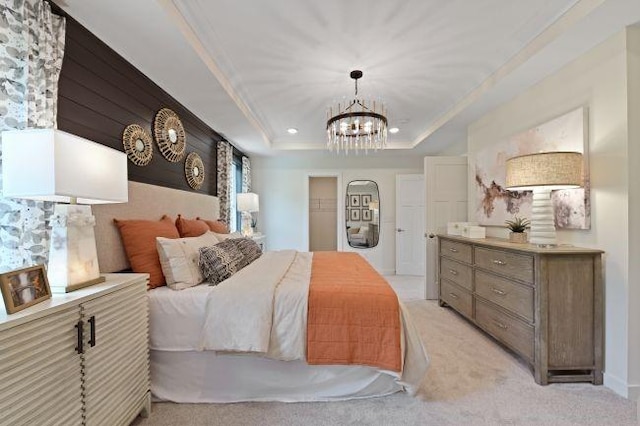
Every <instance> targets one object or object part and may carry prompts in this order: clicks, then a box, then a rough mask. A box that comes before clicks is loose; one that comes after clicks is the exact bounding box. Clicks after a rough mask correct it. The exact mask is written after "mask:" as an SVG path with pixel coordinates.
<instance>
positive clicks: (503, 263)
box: [493, 259, 507, 266]
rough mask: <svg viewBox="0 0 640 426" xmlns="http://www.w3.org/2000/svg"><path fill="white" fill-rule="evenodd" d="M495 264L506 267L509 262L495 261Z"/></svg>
mask: <svg viewBox="0 0 640 426" xmlns="http://www.w3.org/2000/svg"><path fill="white" fill-rule="evenodd" d="M493 263H495V264H496V265H501V266H503V265H506V264H507V262H505V261H503V260H498V259H493Z"/></svg>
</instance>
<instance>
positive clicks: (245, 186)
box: [242, 156, 251, 192]
mask: <svg viewBox="0 0 640 426" xmlns="http://www.w3.org/2000/svg"><path fill="white" fill-rule="evenodd" d="M242 192H251V160H249V157H244V156H243V157H242Z"/></svg>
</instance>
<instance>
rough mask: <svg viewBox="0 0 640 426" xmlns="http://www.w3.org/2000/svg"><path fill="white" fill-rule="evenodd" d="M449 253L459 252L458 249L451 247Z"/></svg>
mask: <svg viewBox="0 0 640 426" xmlns="http://www.w3.org/2000/svg"><path fill="white" fill-rule="evenodd" d="M449 251H450V252H451V253H457V252H458V249H454V248H453V247H451V248H450V249H449Z"/></svg>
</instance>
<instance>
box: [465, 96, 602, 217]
mask: <svg viewBox="0 0 640 426" xmlns="http://www.w3.org/2000/svg"><path fill="white" fill-rule="evenodd" d="M588 121H589V120H588V109H587V108H586V107H581V108H578V109H575V110H573V111H571V112H568V113H566V114H564V115H561V116H560V117H557V118H555V119H553V120H551V121H548V122H546V123H543V124H540V125H539V126H536V127H533V128H531V129H529V130H526V131H524V132H522V133H518V134H516V135H513V136H511V137H510V138H508V139H507V140H505V141H503V142H500V143H497V144H494V145H492V146H490V147H487V148H485V149H483V150H481V151H478V153H477V154H476V162H475V188H476V209H475V210H476V219H477V221H478V223H479V224H480V225H484V226H504V221H505V220H511V219H513V217H514V216H515V215H518V216H521V217H527V218H530V217H531V204H532V202H533V196H532V192H531V191H507V190H506V189H505V177H506V172H505V162H506V160H507V159H509V158H511V157H515V156H518V155H525V154H532V153H536V152H551V151H574V152H580V153H582V156H583V159H584V185H583V187H582V188H577V189H563V190H558V191H553V193H552V196H551V199H552V203H553V209H554V218H555V225H556V228H558V229H590V227H591V205H590V180H589V155H588V154H589V147H588V139H589V138H588V126H589V125H588Z"/></svg>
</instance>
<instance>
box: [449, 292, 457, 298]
mask: <svg viewBox="0 0 640 426" xmlns="http://www.w3.org/2000/svg"><path fill="white" fill-rule="evenodd" d="M449 296H451V297H453V298H454V299H458V295H457V294H455V293H449Z"/></svg>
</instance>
